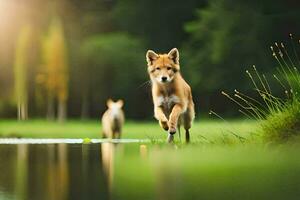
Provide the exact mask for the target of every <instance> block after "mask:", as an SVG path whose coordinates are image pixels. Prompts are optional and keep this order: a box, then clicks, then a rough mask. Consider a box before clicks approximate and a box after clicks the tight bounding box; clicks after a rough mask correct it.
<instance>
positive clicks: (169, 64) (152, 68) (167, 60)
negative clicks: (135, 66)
mask: <svg viewBox="0 0 300 200" xmlns="http://www.w3.org/2000/svg"><path fill="white" fill-rule="evenodd" d="M146 60H147V63H148V73H149V75H150V78H151V80H152V81H156V82H158V83H161V84H165V83H170V82H172V80H173V79H174V77H175V75H176V74H177V73H178V72H179V70H180V67H179V52H178V50H177V49H176V48H173V49H172V50H171V51H170V52H169V53H168V54H157V53H155V52H154V51H152V50H148V51H147V54H146Z"/></svg>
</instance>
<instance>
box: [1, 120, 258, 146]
mask: <svg viewBox="0 0 300 200" xmlns="http://www.w3.org/2000/svg"><path fill="white" fill-rule="evenodd" d="M255 128H256V123H255V122H254V121H247V120H246V121H244V120H236V121H230V122H223V121H219V120H203V121H201V120H200V121H196V122H195V123H194V125H193V127H192V129H191V138H192V140H193V141H198V142H202V143H211V144H214V143H218V142H221V143H223V142H225V143H230V142H235V141H238V142H240V139H239V138H238V137H239V136H241V137H243V138H246V139H247V140H250V139H251V138H253V137H255V135H256V134H255ZM181 135H182V136H181V137H182V138H184V130H183V129H181ZM0 136H2V137H30V138H100V137H101V124H100V122H97V121H68V122H66V123H64V124H59V123H56V122H47V121H43V120H30V121H24V122H18V121H15V120H2V121H0ZM166 137H167V133H166V132H165V131H163V130H162V129H161V128H160V127H159V125H158V123H157V122H155V121H154V120H153V122H132V121H129V122H126V124H125V126H124V131H123V135H122V138H139V139H143V138H149V139H165V138H166ZM176 139H177V140H178V136H176Z"/></svg>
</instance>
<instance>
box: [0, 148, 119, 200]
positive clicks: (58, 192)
mask: <svg viewBox="0 0 300 200" xmlns="http://www.w3.org/2000/svg"><path fill="white" fill-rule="evenodd" d="M113 145H114V144H111V143H107V144H105V145H100V144H89V145H82V144H38V145H37V144H17V145H0V171H1V172H2V173H0V199H1V200H6V199H7V200H10V199H11V200H13V199H18V200H19V199H20V200H23V199H24V200H25V199H108V197H109V184H108V182H109V180H110V178H109V176H110V172H109V170H110V167H112V166H110V163H109V162H110V161H109V160H104V159H107V158H104V157H105V156H104V157H103V153H102V152H105V151H106V150H107V149H105V148H108V151H110V149H111V148H113V147H112V146H113ZM107 162H108V163H107ZM104 165H106V166H104Z"/></svg>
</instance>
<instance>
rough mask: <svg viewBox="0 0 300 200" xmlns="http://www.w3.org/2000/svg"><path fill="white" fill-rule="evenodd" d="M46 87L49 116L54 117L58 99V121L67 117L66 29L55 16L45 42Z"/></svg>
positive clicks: (67, 71)
mask: <svg viewBox="0 0 300 200" xmlns="http://www.w3.org/2000/svg"><path fill="white" fill-rule="evenodd" d="M43 51H44V52H43V55H44V64H43V66H44V74H45V80H44V84H45V88H46V91H47V98H48V103H47V104H48V106H47V116H48V118H49V119H53V118H54V113H55V109H54V105H55V101H56V100H57V105H58V111H57V113H58V116H57V117H58V121H60V122H62V121H64V120H65V118H66V113H67V99H68V81H69V70H68V62H67V51H66V45H65V37H64V31H63V26H62V23H61V21H60V20H59V19H58V18H53V20H52V21H51V24H50V28H49V32H48V35H47V36H46V37H45V40H44V43H43Z"/></svg>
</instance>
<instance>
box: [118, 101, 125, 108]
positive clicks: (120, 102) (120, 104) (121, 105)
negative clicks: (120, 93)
mask: <svg viewBox="0 0 300 200" xmlns="http://www.w3.org/2000/svg"><path fill="white" fill-rule="evenodd" d="M117 104H118V105H119V108H122V107H123V105H124V101H123V100H122V99H119V100H118V101H117Z"/></svg>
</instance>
